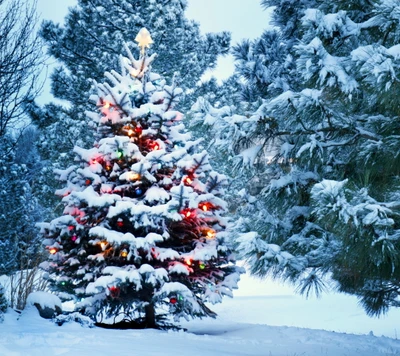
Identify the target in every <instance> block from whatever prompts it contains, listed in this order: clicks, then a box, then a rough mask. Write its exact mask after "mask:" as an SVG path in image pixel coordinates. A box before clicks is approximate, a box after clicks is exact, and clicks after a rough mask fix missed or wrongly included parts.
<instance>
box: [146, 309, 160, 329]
mask: <svg viewBox="0 0 400 356" xmlns="http://www.w3.org/2000/svg"><path fill="white" fill-rule="evenodd" d="M144 311H145V313H146V316H145V328H149V329H156V328H157V324H156V311H155V309H154V305H153V304H151V303H149V304H147V305H146V306H145V307H144Z"/></svg>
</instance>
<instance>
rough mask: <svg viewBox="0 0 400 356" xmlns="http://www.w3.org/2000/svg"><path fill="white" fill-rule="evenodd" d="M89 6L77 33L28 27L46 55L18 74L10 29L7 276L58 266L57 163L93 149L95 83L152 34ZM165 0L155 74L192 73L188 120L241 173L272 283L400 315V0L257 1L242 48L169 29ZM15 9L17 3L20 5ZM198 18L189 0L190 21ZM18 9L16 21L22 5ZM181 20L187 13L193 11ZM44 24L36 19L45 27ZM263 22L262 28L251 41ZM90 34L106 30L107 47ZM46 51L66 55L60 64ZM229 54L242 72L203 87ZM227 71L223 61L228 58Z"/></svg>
mask: <svg viewBox="0 0 400 356" xmlns="http://www.w3.org/2000/svg"><path fill="white" fill-rule="evenodd" d="M14 2H15V1H14ZM97 2H99V4H100V3H101V4H102V5H103V6H104V3H106V1H93V3H97ZM192 2H193V0H192ZM15 3H18V4H20V5H21V6H19V7H18V6H13V9H17V10H15V11H17V12H14V14H16V15H15V16H17V15H18V14H19V12H24V11H26V10H25V7H24V5H23V3H22V2H21V1H19V2H18V1H16V2H15ZM79 3H80V4H81V6H82V7H84V8H85V6H88V7H87V8H85V14H89V15H88V16H84V17H82V18H80V16H81V15H80V14H79V12H76V13H73V14H71V15H70V16H69V22H68V26H67V28H68V27H69V30H68V31H66V32H64V31H63V30H62V29H61V28H60V27H59V26H58V25H56V24H53V23H50V22H47V23H45V24H43V25H42V26H41V30H40V36H39V37H37V38H35V37H31V30H32V28H26V37H25V39H24V38H21V41H23V40H26V41H28V43H30V44H31V46H30V47H29V46H28V47H26V46H24V50H23V51H21V49H19V51H18V50H17V51H15V52H13V53H17V54H18V53H19V54H20V55H22V56H21V62H20V63H19V65H18V67H14V69H12V68H13V67H12V65H13V63H12V62H7V59H8V58H9V57H7V51H8V50H9V45H10V43H15V44H16V45H18V44H19V42H18V41H16V37H7V36H5V35H4V36H3V37H2V38H4V39H5V40H4V41H3V42H2V43H0V47H1V48H2V53H3V54H4V55H2V60H3V61H4V63H5V64H8V65H10V67H9V69H10V68H11V70H9V71H8V72H7V73H9V75H10V77H7V76H6V75H2V76H1V79H0V80H1V81H2V82H1V88H0V91H1V94H0V95H1V98H2V101H3V103H4V104H3V105H2V111H1V118H0V124H1V126H0V135H1V156H0V159H1V162H2V170H1V175H0V180H1V182H2V190H1V191H0V195H1V197H0V199H1V202H2V203H1V205H0V209H1V211H0V231H1V232H0V244H1V247H2V248H1V250H0V275H8V276H14V277H13V278H17V280H19V279H18V278H20V277H15V276H16V275H18V273H20V274H21V273H22V272H21V271H24V273H27V272H26V271H33V272H32V273H36V271H37V268H38V265H39V263H40V262H42V261H43V260H45V259H46V258H47V251H46V250H45V249H44V246H43V245H42V239H43V238H42V236H41V235H39V234H38V230H37V228H36V227H35V225H36V223H38V222H42V221H49V220H51V219H52V218H54V217H56V216H57V215H59V214H60V213H61V212H62V207H61V205H60V203H59V199H58V198H57V197H55V196H54V191H55V190H56V189H58V188H60V185H59V183H58V182H57V181H56V180H55V179H54V178H53V171H54V169H60V168H65V167H67V166H68V165H69V164H71V162H73V155H72V154H73V152H72V149H73V146H74V145H75V144H78V145H80V146H83V147H88V145H89V147H90V145H91V144H92V141H93V139H92V132H91V130H93V129H92V128H91V127H90V126H89V125H88V124H87V122H86V121H85V120H86V118H85V115H84V112H85V110H88V109H90V104H89V103H88V95H89V92H90V86H91V84H90V81H89V80H88V79H89V78H92V79H95V80H97V81H99V82H101V81H102V78H103V74H104V71H106V70H111V69H113V68H112V67H113V66H115V63H116V58H117V56H118V54H119V53H120V52H121V51H122V50H121V48H122V47H121V44H122V41H132V40H133V38H134V37H135V35H136V33H137V32H138V30H139V27H133V26H132V27H127V28H124V30H123V31H121V30H120V28H119V27H118V26H119V25H120V24H118V25H117V23H118V20H120V21H121V23H122V24H126V23H128V21H126V18H124V16H128V15H127V14H126V13H124V12H121V13H119V12H115V15H113V14H110V13H107V14H103V13H102V12H101V11H100V10H99V8H97V10H96V11H97V12H96V11H95V12H94V13H93V12H91V11H93V9H92V8H91V6H92V5H91V4H89V2H85V1H82V2H81V1H80V2H79ZM125 3H129V1H125V2H121V7H123V5H124V4H125ZM153 3H154V2H152V1H142V2H141V7H140V11H139V12H138V13H139V14H140V16H141V17H142V19H141V21H139V22H140V23H143V24H144V25H145V26H146V27H147V28H148V29H149V30H150V31H151V32H153V33H154V34H155V35H154V36H155V38H156V36H157V34H163V36H164V37H163V38H165V42H164V43H163V42H161V44H159V45H158V47H157V48H154V51H155V52H157V53H158V56H159V57H158V59H157V61H158V64H157V65H155V69H156V70H157V71H158V72H159V73H160V74H162V75H163V76H164V77H166V78H167V79H171V75H172V73H174V72H176V71H179V72H180V74H181V78H180V83H179V84H180V86H181V87H182V88H183V89H184V91H185V93H186V95H185V97H184V99H183V100H182V101H181V103H180V106H179V110H180V111H182V112H184V113H185V115H186V119H185V120H186V125H187V127H189V128H190V130H191V132H192V134H193V135H194V136H195V137H206V138H207V139H206V140H205V143H204V148H205V149H206V150H208V152H209V153H210V155H211V160H212V161H213V162H214V166H215V167H218V168H219V171H220V172H221V173H225V174H226V175H227V176H228V177H230V179H231V180H230V185H229V189H228V191H227V193H226V194H227V195H226V196H225V200H226V201H228V202H229V203H230V205H231V206H230V214H231V215H230V216H231V220H232V222H234V224H233V225H232V226H231V227H230V231H231V233H232V240H231V245H232V248H235V249H236V251H237V254H238V257H239V259H241V260H246V261H247V266H248V268H249V270H250V271H251V273H253V274H255V275H256V276H261V277H264V276H271V275H272V276H274V277H276V278H277V279H278V280H279V281H287V282H291V283H293V284H294V285H295V286H296V287H295V288H297V290H298V291H300V292H302V293H303V294H305V295H308V294H310V295H312V294H315V293H316V294H318V293H324V292H325V291H326V290H329V288H330V287H331V288H332V289H333V290H335V291H341V292H345V293H348V294H350V295H354V296H356V297H357V298H358V299H359V300H360V301H361V304H362V306H363V308H364V310H365V312H366V313H367V314H369V315H371V316H376V315H381V314H382V313H385V312H388V311H389V309H390V308H391V307H397V306H398V303H399V301H398V293H399V287H400V285H399V263H400V262H399V257H398V256H399V241H398V239H399V235H398V234H399V230H398V229H399V216H398V212H399V211H398V210H399V209H398V208H399V197H398V191H399V189H398V188H399V182H398V177H399V172H398V167H400V165H399V162H398V159H399V158H398V152H399V147H398V146H399V140H398V130H399V127H398V125H399V113H398V110H399V107H400V106H399V103H398V100H399V99H398V96H397V95H396V93H397V92H398V74H399V64H400V49H399V48H400V47H399V44H398V43H399V36H400V30H399V20H400V15H399V14H400V8H399V5H398V4H397V2H396V1H390V0H385V1H362V0H360V1H348V2H346V1H344V2H341V3H340V4H339V5H337V4H331V2H330V1H311V0H309V1H296V2H291V1H267V0H265V1H262V2H261V5H260V4H258V1H254V3H257V4H256V7H255V8H257V9H258V10H256V12H257V13H258V15H259V16H261V17H262V18H263V20H262V21H263V23H260V24H257V26H253V22H254V23H256V22H257V21H255V20H254V19H253V18H252V17H251V16H250V19H251V20H250V21H249V24H248V25H246V24H244V23H241V19H240V20H237V22H238V25H237V27H238V30H237V32H236V33H237V35H236V39H235V40H236V41H239V40H240V39H241V38H247V37H249V40H246V39H245V40H244V41H241V42H239V43H236V42H235V41H230V36H229V34H227V33H224V34H219V35H216V34H214V35H209V36H207V37H204V33H203V32H202V35H200V33H199V32H198V30H197V29H196V28H193V29H191V31H193V32H191V35H190V36H187V35H186V36H182V34H181V33H180V32H179V31H177V30H176V27H178V26H179V22H175V19H176V17H175V19H174V18H171V17H168V14H169V12H168V11H165V13H164V12H162V11H161V14H164V15H165V19H163V21H160V16H159V17H157V18H153V17H152V16H151V12H148V8H147V7H148V6H152V4H153ZM181 4H186V1H178V0H177V1H166V2H165V8H163V9H164V10H165V9H177V8H180V6H181ZM0 5H1V6H3V7H4V8H6V7H7V6H8V5H9V2H6V1H3V2H0ZM39 5H40V2H39ZM71 5H73V4H71ZM252 5H254V4H253V3H252ZM109 6H110V7H112V6H114V5H113V4H111V3H110V4H109ZM168 6H171V8H169V7H168ZM270 6H276V8H275V13H274V14H273V15H272V16H273V17H272V18H273V23H274V25H275V26H277V27H276V28H275V29H274V28H272V26H271V25H270V24H269V23H268V19H269V18H270V17H269V16H270V15H269V14H270V13H271V12H272V11H271V9H269V10H268V11H266V10H262V7H264V8H267V7H270ZM104 7H106V6H104ZM205 7H207V6H205ZM190 10H191V4H190V3H189V9H188V13H187V16H189V15H190ZM29 11H30V10H29V9H28V12H27V13H26V14H27V16H28V17H29V16H30V13H29ZM171 11H172V10H171ZM192 11H194V12H196V11H195V10H192ZM208 11H209V12H210V13H211V12H212V9H211V6H210V8H209V9H208ZM121 14H125V15H123V16H122V18H121ZM2 16H4V17H3V18H4V19H6V18H7V16H8V18H12V16H13V12H12V11H8V12H2ZM32 16H33V15H32ZM112 16H115V17H112ZM175 16H182V18H183V17H184V12H183V11H182V12H180V11H178V12H176V13H175ZM119 17H120V18H119ZM16 18H18V16H17V17H16ZM79 18H80V19H79ZM31 19H32V22H26V23H30V24H32V26H36V24H37V22H35V21H34V18H33V17H31ZM78 19H79V20H78ZM105 19H106V20H107V21H109V24H108V26H112V25H115V28H114V32H107V31H106V32H104V31H100V30H99V31H98V28H99V27H98V25H99V23H101V21H105ZM57 21H59V20H57ZM260 21H261V20H260ZM213 22H214V23H217V22H218V21H213ZM2 23H3V24H4V25H3V27H2V28H1V31H3V33H4V34H6V33H12V32H10V31H9V29H7V26H6V25H7V24H8V23H10V26H12V25H13V22H12V21H10V22H7V21H2ZM82 23H85V26H87V28H84V26H82ZM77 24H79V25H80V26H78V25H77ZM110 24H111V25H110ZM16 26H19V24H18V21H17V22H16ZM61 26H64V25H62V24H61ZM157 26H158V27H157ZM152 27H154V29H153V28H152ZM247 28H250V29H252V30H253V31H256V32H257V33H253V34H251V35H250V34H249V33H248V32H245V31H243V34H242V33H240V34H238V33H239V31H240V30H241V29H247ZM82 29H84V30H82ZM117 29H118V30H117ZM266 29H268V31H266V32H262V31H263V30H266ZM220 30H226V29H225V28H221V29H220ZM87 31H89V32H87ZM96 31H97V32H96ZM22 33H23V32H22ZM88 33H91V34H93V33H96V35H98V36H100V37H101V38H100V41H99V43H100V44H101V45H97V43H96V41H95V42H94V43H93V42H91V38H92V37H91V36H89V35H88ZM230 42H231V43H230ZM39 43H40V44H39ZM111 43H113V44H118V45H115V46H114V45H111ZM229 43H230V45H231V46H229ZM45 46H48V48H49V51H50V52H49V53H50V54H51V55H52V56H53V57H51V58H47V59H45V55H44V53H41V49H42V48H45ZM206 49H207V50H206ZM28 52H29V56H26V57H25V56H23V54H25V53H28ZM228 52H229V53H231V54H233V59H234V64H235V71H234V75H233V76H231V77H227V75H226V74H223V75H222V77H225V78H226V80H225V81H223V82H222V83H221V82H220V81H217V80H215V79H208V78H209V77H210V75H209V74H208V75H207V76H206V78H207V80H205V81H203V83H201V84H200V85H199V83H198V79H199V78H201V77H202V76H203V75H204V73H209V71H208V69H209V68H210V67H211V68H213V67H215V65H216V63H217V59H218V58H220V57H223V56H226V55H227V54H228ZM193 53H194V56H193ZM86 56H87V58H86ZM93 58H96V60H95V61H93V60H92V59H93ZM55 59H57V61H58V62H56V61H55ZM42 61H45V63H46V65H45V66H44V67H43V65H42V64H44V63H43V62H42ZM89 62H90V64H88V63H89ZM48 63H52V65H51V69H49V72H48V75H49V77H50V83H51V86H52V91H53V95H54V96H55V97H56V98H57V100H54V102H53V101H52V99H51V100H50V99H49V97H47V96H39V93H40V91H41V85H42V78H43V74H40V75H39V73H40V71H41V70H43V68H45V67H48V65H47V64H48ZM113 63H114V64H113ZM220 63H222V65H221V66H222V68H223V67H224V63H227V62H223V61H221V62H220ZM21 66H22V67H23V68H24V70H22V71H19V69H17V68H21ZM54 66H55V68H56V69H54ZM59 66H61V67H59ZM41 73H43V72H41ZM17 74H18V75H20V76H18V75H17ZM32 80H33V81H32ZM35 80H36V82H35ZM32 83H34V84H35V85H32V86H30V85H31V84H32ZM28 120H29V121H28ZM28 123H29V124H28ZM26 278H28V279H29V278H32V275H29V276H28V275H26ZM14 283H17V285H18V282H17V281H14ZM249 285H250V284H249ZM254 285H257V286H258V285H260V284H258V282H257V284H253V286H254ZM29 287H32V284H29ZM39 287H40V286H39ZM246 288H247V287H246ZM249 288H250V287H249ZM270 288H276V287H275V286H273V287H270ZM14 290H15V294H14V295H12V296H11V300H9V301H8V303H10V302H11V304H12V307H14V308H17V309H22V308H23V306H24V305H23V304H24V300H25V298H24V297H26V295H27V293H28V292H29V291H27V290H19V289H18V287H15V288H14ZM239 293H240V290H239ZM239 295H240V294H239ZM21 303H22V304H21ZM309 303H315V301H314V300H312V301H310V302H309Z"/></svg>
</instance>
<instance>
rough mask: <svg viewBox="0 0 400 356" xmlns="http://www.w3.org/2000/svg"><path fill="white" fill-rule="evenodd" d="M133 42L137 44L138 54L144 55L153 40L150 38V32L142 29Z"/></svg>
mask: <svg viewBox="0 0 400 356" xmlns="http://www.w3.org/2000/svg"><path fill="white" fill-rule="evenodd" d="M135 41H136V42H137V43H138V46H139V47H140V50H141V51H140V52H141V53H142V54H144V50H145V48H150V45H151V44H152V43H153V39H152V38H151V36H150V32H149V31H148V30H147V28H145V27H143V28H142V29H141V30H140V31H139V33H138V34H137V36H136V37H135Z"/></svg>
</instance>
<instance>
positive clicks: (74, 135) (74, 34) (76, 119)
mask: <svg viewBox="0 0 400 356" xmlns="http://www.w3.org/2000/svg"><path fill="white" fill-rule="evenodd" d="M186 8H187V0H163V1H153V0H123V1H114V0H91V1H87V0H79V1H78V5H77V6H76V7H74V8H70V10H69V13H68V15H67V16H66V18H65V24H64V26H60V25H59V24H55V23H54V22H52V21H45V22H44V23H43V24H42V28H41V35H42V37H43V39H44V41H45V42H46V44H47V45H48V52H49V54H50V55H52V56H53V57H55V58H56V59H57V60H58V61H59V62H60V64H61V65H60V66H59V67H58V68H57V69H55V70H54V72H53V73H52V74H51V86H52V93H53V95H54V96H55V98H57V99H62V100H65V101H66V102H67V103H68V105H67V106H66V107H62V106H60V105H55V104H50V105H46V106H45V107H44V108H42V109H40V108H38V107H36V108H35V107H34V106H31V111H32V113H31V115H32V117H33V118H34V119H36V122H37V123H38V125H39V126H40V127H41V130H42V135H41V137H40V139H39V142H38V146H39V148H40V153H41V155H42V156H43V157H49V160H48V161H47V166H46V167H45V170H44V173H43V177H42V181H43V183H45V184H44V185H43V188H44V189H46V185H47V183H48V182H51V181H52V179H51V178H52V177H51V176H52V171H53V169H54V168H56V169H57V168H61V167H65V165H66V164H68V165H69V164H71V163H72V161H73V157H72V156H71V155H70V152H72V148H73V147H74V145H75V144H78V145H80V146H81V147H90V145H91V144H92V141H91V140H92V134H91V130H92V127H91V126H90V121H87V119H86V116H85V111H86V110H89V109H90V104H89V103H88V101H87V97H88V95H87V93H89V92H91V90H93V88H94V86H93V81H92V80H95V81H101V80H102V78H103V73H104V72H105V71H106V69H107V68H116V67H117V65H118V60H117V58H118V55H119V54H120V53H121V52H122V49H123V43H125V42H127V43H128V44H129V43H131V42H133V40H134V38H135V36H136V33H137V32H138V31H139V29H140V28H141V27H143V26H144V25H146V26H147V28H149V30H150V31H151V33H152V34H153V40H154V43H155V45H156V46H157V48H158V52H157V54H158V59H157V62H156V63H155V70H156V71H157V72H158V73H160V74H161V75H162V76H163V77H165V78H166V79H167V80H171V79H172V77H173V76H174V75H175V76H176V80H177V81H178V82H179V86H180V87H181V88H182V89H183V90H184V93H185V95H183V100H181V101H180V105H181V107H182V108H183V109H184V108H186V107H189V106H190V105H191V104H190V103H191V102H192V96H195V95H196V94H195V91H196V90H195V88H196V84H197V82H199V80H200V78H201V76H202V74H203V73H204V72H205V71H206V70H207V69H209V68H214V67H215V66H216V63H217V58H218V56H220V55H225V54H227V52H228V50H229V44H230V35H229V33H227V32H223V33H216V34H212V33H208V34H206V35H201V34H200V29H199V25H198V24H197V23H195V22H194V21H191V20H188V19H186V18H185V10H186ZM88 79H92V80H88ZM184 103H186V104H184ZM182 104H183V105H182ZM61 112H63V113H64V114H63V115H62V118H60V115H59V113H61ZM46 182H47V183H46ZM54 189H55V187H54V186H51V187H50V190H52V191H54ZM42 197H43V201H41V202H42V204H46V206H50V207H52V208H54V206H55V205H56V203H55V200H54V199H52V198H51V196H50V195H49V194H47V192H41V194H40V198H41V199H42Z"/></svg>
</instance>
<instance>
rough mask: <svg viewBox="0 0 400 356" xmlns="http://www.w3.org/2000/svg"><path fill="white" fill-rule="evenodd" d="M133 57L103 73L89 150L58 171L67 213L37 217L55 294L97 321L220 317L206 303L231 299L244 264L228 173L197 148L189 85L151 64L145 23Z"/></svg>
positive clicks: (149, 322) (146, 322) (154, 322)
mask: <svg viewBox="0 0 400 356" xmlns="http://www.w3.org/2000/svg"><path fill="white" fill-rule="evenodd" d="M136 40H137V41H138V43H139V46H140V47H141V49H142V51H141V56H140V58H139V59H138V60H137V59H135V58H134V57H133V55H132V53H131V52H130V51H129V49H128V47H126V51H127V53H128V57H120V65H121V73H117V72H115V71H111V72H107V73H106V78H107V82H105V83H104V84H97V88H98V94H97V95H93V96H92V97H91V99H92V101H94V102H95V103H96V104H97V108H98V110H97V112H87V115H88V117H89V118H90V119H91V120H93V121H94V123H95V124H96V125H97V134H96V142H95V144H94V145H93V147H92V148H91V149H84V148H81V147H78V146H76V147H75V148H74V152H75V154H76V155H77V164H76V165H73V166H71V167H69V168H68V169H66V170H63V171H61V170H60V171H58V173H59V176H60V179H61V180H63V181H65V182H66V185H65V188H63V189H61V190H59V191H58V193H59V194H60V195H62V196H63V197H64V198H63V203H64V205H65V208H64V214H63V215H62V216H60V217H58V218H56V219H54V220H53V221H51V222H50V223H43V224H42V232H43V233H44V235H45V238H46V239H45V243H46V246H47V249H48V251H49V261H48V262H45V263H44V264H43V267H44V268H45V269H46V270H47V271H48V272H49V273H50V274H49V278H50V281H51V285H52V288H53V290H55V291H57V292H58V293H59V295H60V297H62V298H64V299H73V300H74V301H75V302H76V309H77V310H79V311H81V312H83V313H85V314H87V315H89V316H90V317H92V318H93V319H94V320H95V321H97V322H101V321H105V322H106V323H111V324H113V323H115V322H119V321H122V320H123V321H124V322H127V321H131V322H132V323H131V324H130V325H131V326H132V327H134V326H136V327H163V326H165V325H166V321H165V320H164V319H166V318H168V317H169V316H173V317H175V319H179V318H181V317H184V318H188V317H203V316H215V313H214V312H212V311H211V310H210V309H209V308H208V307H207V306H206V304H205V303H206V302H210V303H212V304H214V303H218V302H221V299H222V296H223V295H229V296H231V295H232V292H231V290H232V289H233V288H236V283H237V281H238V279H239V274H240V273H241V272H242V269H241V268H239V267H236V266H235V264H234V257H233V255H232V253H231V251H230V250H229V248H228V247H227V246H226V239H228V238H229V236H228V233H227V232H226V219H225V218H224V217H223V215H222V214H223V212H224V210H225V205H226V203H225V202H224V200H222V198H221V196H222V194H223V192H224V190H223V186H224V184H225V183H226V179H225V176H223V175H221V174H218V173H216V172H215V171H213V170H212V168H211V166H210V164H209V162H208V154H207V152H206V151H204V150H203V151H201V152H197V151H196V147H197V146H198V144H199V141H192V140H191V139H190V134H189V133H187V131H186V130H185V127H184V125H183V123H182V114H181V113H180V112H178V111H176V110H175V108H174V107H175V105H176V104H177V101H178V98H179V96H180V94H181V93H182V89H180V88H178V87H177V86H176V84H175V83H174V82H173V83H172V85H167V84H166V81H165V79H162V78H161V77H160V76H159V75H158V74H155V73H154V72H152V71H151V64H152V62H153V60H154V58H155V54H153V55H151V56H149V55H148V54H147V50H146V48H147V47H148V46H149V45H150V44H151V43H152V41H151V37H150V34H149V33H148V31H147V30H146V29H144V28H143V29H142V30H141V31H140V32H139V34H138V36H137V37H136Z"/></svg>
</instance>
